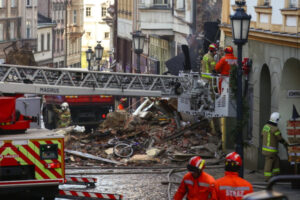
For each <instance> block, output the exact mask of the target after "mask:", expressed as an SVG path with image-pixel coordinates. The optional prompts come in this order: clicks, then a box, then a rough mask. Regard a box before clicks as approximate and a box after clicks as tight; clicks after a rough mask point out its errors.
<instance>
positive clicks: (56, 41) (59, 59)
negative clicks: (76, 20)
mask: <svg viewBox="0 0 300 200" xmlns="http://www.w3.org/2000/svg"><path fill="white" fill-rule="evenodd" d="M49 7H51V8H52V9H51V11H50V12H51V18H52V21H53V23H55V24H56V26H55V27H54V29H53V67H56V68H58V67H66V60H67V57H66V51H67V50H66V40H65V38H66V28H65V27H66V1H65V0H51V3H50V6H49Z"/></svg>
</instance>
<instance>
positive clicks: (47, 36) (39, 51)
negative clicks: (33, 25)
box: [34, 14, 56, 67]
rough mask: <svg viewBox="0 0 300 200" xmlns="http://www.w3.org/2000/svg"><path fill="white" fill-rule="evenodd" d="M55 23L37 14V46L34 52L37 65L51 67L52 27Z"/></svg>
mask: <svg viewBox="0 0 300 200" xmlns="http://www.w3.org/2000/svg"><path fill="white" fill-rule="evenodd" d="M55 26H56V24H55V23H53V22H52V20H51V19H50V18H48V17H45V16H43V15H41V14H39V15H38V26H37V38H38V42H37V48H36V51H35V54H34V58H35V61H36V63H37V65H38V66H46V67H53V41H55V40H53V39H52V38H53V28H54V27H55Z"/></svg>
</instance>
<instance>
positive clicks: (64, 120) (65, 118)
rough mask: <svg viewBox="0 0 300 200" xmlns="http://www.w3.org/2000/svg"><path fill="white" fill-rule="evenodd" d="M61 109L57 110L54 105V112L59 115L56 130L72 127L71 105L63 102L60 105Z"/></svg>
mask: <svg viewBox="0 0 300 200" xmlns="http://www.w3.org/2000/svg"><path fill="white" fill-rule="evenodd" d="M60 108H61V109H58V108H56V106H55V105H53V110H54V111H55V112H56V113H57V118H58V119H57V120H56V128H65V127H68V126H70V124H71V113H70V109H69V104H68V103H67V102H63V103H62V104H61V105H60Z"/></svg>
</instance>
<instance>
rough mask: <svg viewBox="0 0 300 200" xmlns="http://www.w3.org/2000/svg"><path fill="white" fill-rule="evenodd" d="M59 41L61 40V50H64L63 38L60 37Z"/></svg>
mask: <svg viewBox="0 0 300 200" xmlns="http://www.w3.org/2000/svg"><path fill="white" fill-rule="evenodd" d="M60 42H61V44H60V49H61V50H62V51H63V50H64V40H63V39H61V40H60Z"/></svg>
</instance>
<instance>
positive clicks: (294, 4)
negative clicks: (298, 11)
mask: <svg viewBox="0 0 300 200" xmlns="http://www.w3.org/2000/svg"><path fill="white" fill-rule="evenodd" d="M289 7H290V8H297V7H298V0H290V3H289Z"/></svg>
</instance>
